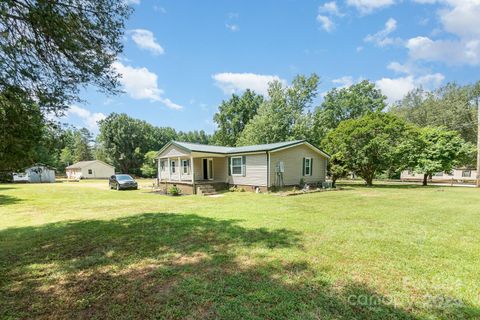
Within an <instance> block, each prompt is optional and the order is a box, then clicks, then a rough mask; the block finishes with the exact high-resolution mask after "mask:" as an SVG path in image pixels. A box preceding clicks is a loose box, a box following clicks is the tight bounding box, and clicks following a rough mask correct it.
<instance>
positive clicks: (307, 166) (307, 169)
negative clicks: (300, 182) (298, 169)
mask: <svg viewBox="0 0 480 320" xmlns="http://www.w3.org/2000/svg"><path fill="white" fill-rule="evenodd" d="M303 175H304V176H311V175H312V158H305V159H304V161H303Z"/></svg>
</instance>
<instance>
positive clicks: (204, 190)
mask: <svg viewBox="0 0 480 320" xmlns="http://www.w3.org/2000/svg"><path fill="white" fill-rule="evenodd" d="M197 191H198V192H197V193H198V194H199V195H203V196H210V195H214V194H217V191H216V190H215V188H214V187H213V186H212V185H210V184H201V185H198V186H197Z"/></svg>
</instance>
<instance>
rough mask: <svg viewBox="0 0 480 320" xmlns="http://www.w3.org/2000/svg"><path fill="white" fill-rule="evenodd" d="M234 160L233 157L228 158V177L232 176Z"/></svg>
mask: <svg viewBox="0 0 480 320" xmlns="http://www.w3.org/2000/svg"><path fill="white" fill-rule="evenodd" d="M231 164H232V158H231V157H228V175H229V176H231V175H232V166H231Z"/></svg>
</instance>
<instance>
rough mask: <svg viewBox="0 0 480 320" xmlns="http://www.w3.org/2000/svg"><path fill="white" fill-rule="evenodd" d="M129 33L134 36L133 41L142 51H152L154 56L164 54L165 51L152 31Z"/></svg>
mask: <svg viewBox="0 0 480 320" xmlns="http://www.w3.org/2000/svg"><path fill="white" fill-rule="evenodd" d="M129 33H131V35H132V40H133V42H135V43H136V44H137V46H139V47H140V48H141V49H145V50H148V51H151V52H152V53H153V54H164V53H165V50H164V49H163V48H162V46H161V45H160V44H159V43H158V42H157V39H155V36H154V34H153V32H152V31H150V30H145V29H134V30H130V31H129Z"/></svg>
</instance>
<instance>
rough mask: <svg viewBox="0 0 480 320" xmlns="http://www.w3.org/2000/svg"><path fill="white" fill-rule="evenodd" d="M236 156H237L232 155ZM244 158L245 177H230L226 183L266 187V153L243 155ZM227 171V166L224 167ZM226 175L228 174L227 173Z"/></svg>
mask: <svg viewBox="0 0 480 320" xmlns="http://www.w3.org/2000/svg"><path fill="white" fill-rule="evenodd" d="M234 156H237V155H234ZM238 156H242V155H238ZM244 156H245V162H246V165H245V170H246V172H245V176H237V175H231V176H229V179H228V183H229V184H233V185H250V186H258V187H266V186H267V172H268V165H267V155H266V153H261V154H252V155H248V154H247V155H244ZM226 169H228V164H227V165H226ZM227 174H228V172H227Z"/></svg>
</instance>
